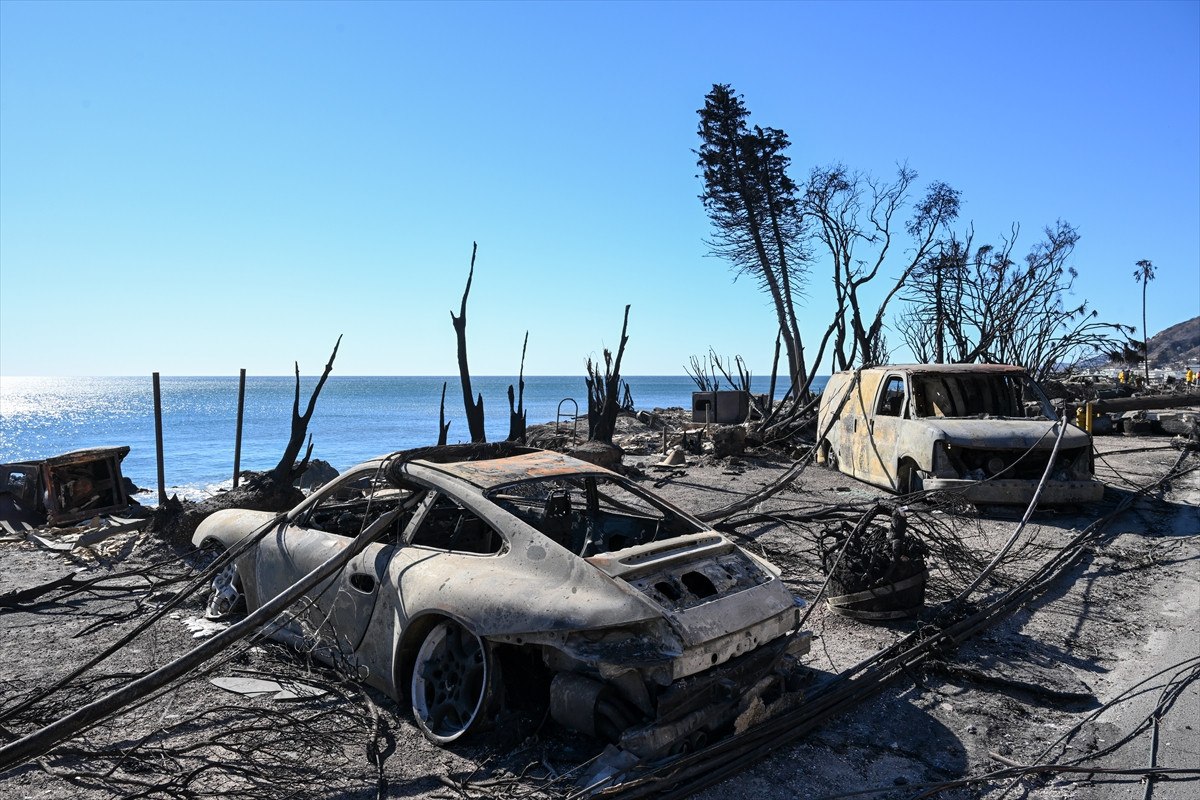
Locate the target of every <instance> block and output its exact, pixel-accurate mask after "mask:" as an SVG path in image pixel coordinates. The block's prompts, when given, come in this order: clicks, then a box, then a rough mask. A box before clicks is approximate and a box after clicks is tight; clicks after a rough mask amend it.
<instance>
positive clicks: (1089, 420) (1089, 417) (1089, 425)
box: [1087, 400, 1092, 436]
mask: <svg viewBox="0 0 1200 800" xmlns="http://www.w3.org/2000/svg"><path fill="white" fill-rule="evenodd" d="M1087 432H1088V436H1091V435H1092V401H1091V400H1089V401H1088V404H1087Z"/></svg>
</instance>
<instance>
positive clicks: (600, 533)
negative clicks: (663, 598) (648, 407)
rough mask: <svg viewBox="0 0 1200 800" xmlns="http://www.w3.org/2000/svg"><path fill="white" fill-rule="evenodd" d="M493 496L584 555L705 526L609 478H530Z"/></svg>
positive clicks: (517, 514) (551, 536)
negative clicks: (531, 479) (530, 479)
mask: <svg viewBox="0 0 1200 800" xmlns="http://www.w3.org/2000/svg"><path fill="white" fill-rule="evenodd" d="M489 498H490V499H491V500H492V501H494V502H495V503H496V504H497V505H499V506H500V507H501V508H503V509H504V510H506V511H508V512H509V513H510V514H512V515H514V516H516V517H518V518H519V519H521V520H522V521H524V522H525V523H527V524H528V525H530V526H531V527H533V528H535V529H537V530H538V531H539V532H541V533H542V534H543V535H544V536H546V537H548V538H549V539H551V540H553V541H554V542H556V543H557V544H559V545H561V546H563V547H565V548H566V549H567V550H570V551H571V552H572V553H577V554H579V555H581V556H583V557H585V558H586V557H589V556H593V555H596V554H597V553H608V552H612V551H614V550H624V549H625V548H627V547H634V546H636V545H640V544H647V543H649V542H654V541H658V540H662V539H672V538H675V537H676V536H683V535H686V534H689V533H699V532H701V531H703V530H704V528H703V527H701V526H699V525H697V524H696V523H694V522H692V521H690V520H688V519H686V518H685V517H682V516H680V515H679V514H678V513H676V512H674V511H672V510H671V509H669V508H667V507H664V506H661V505H659V504H657V503H655V502H652V500H651V499H650V498H649V497H647V496H646V495H643V494H641V493H640V492H637V491H636V490H635V489H634V488H633V487H631V486H629V485H627V484H625V483H623V482H621V481H618V480H616V479H612V478H607V477H604V476H599V477H598V476H580V477H572V478H554V479H541V480H533V481H525V482H522V483H518V484H512V485H508V486H504V487H501V488H499V489H496V490H494V491H493V492H491V493H490V495H489Z"/></svg>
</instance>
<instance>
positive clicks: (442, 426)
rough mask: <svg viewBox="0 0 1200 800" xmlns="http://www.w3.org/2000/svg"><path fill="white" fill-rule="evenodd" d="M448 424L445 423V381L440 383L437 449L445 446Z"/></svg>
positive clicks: (448, 431)
mask: <svg viewBox="0 0 1200 800" xmlns="http://www.w3.org/2000/svg"><path fill="white" fill-rule="evenodd" d="M449 433H450V423H449V422H446V381H442V403H441V405H440V406H438V442H437V443H438V447H442V446H444V445H445V444H446V437H447V436H448V435H449Z"/></svg>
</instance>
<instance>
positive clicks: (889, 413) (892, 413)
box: [857, 372, 910, 489]
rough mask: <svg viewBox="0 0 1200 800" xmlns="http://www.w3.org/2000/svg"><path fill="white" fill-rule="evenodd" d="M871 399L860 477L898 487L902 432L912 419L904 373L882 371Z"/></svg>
mask: <svg viewBox="0 0 1200 800" xmlns="http://www.w3.org/2000/svg"><path fill="white" fill-rule="evenodd" d="M881 377H882V379H881V380H880V381H879V384H878V386H877V388H876V391H875V394H874V395H873V396H872V397H871V399H870V405H869V406H868V407H867V408H868V414H867V421H866V426H865V430H864V431H863V434H862V435H861V436H860V437H859V442H860V445H861V450H860V451H859V453H858V454H857V455H858V459H857V461H858V464H859V465H860V467H861V469H862V474H861V475H859V476H858V477H859V478H861V479H862V480H865V481H867V482H868V483H873V484H875V485H876V486H882V487H885V488H888V489H895V488H896V459H897V455H898V449H899V448H898V442H899V440H900V433H901V430H902V429H903V427H904V425H905V424H906V422H905V420H906V419H907V418H908V413H909V412H908V399H909V394H910V393H909V391H908V386H907V383H906V381H905V377H904V374H903V373H899V372H888V373H882V375H881Z"/></svg>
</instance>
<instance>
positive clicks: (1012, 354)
mask: <svg viewBox="0 0 1200 800" xmlns="http://www.w3.org/2000/svg"><path fill="white" fill-rule="evenodd" d="M1019 232H1020V229H1019V228H1018V227H1017V226H1016V225H1014V226H1013V227H1012V232H1011V234H1010V235H1009V236H1007V237H1005V238H1003V239H1002V240H1001V241H1000V243H999V244H998V245H992V244H983V245H980V246H978V247H976V246H975V244H974V242H973V240H974V231H973V230H971V229H968V230H967V232H966V234H965V236H963V237H962V238H958V237H954V236H951V237H950V239H949V240H948V241H946V242H943V243H941V244H939V245H938V246H937V248H936V249H935V250H934V251H933V252H932V253H931V254H930V256H929V258H928V260H927V262H926V263H925V264H924V265H922V266H921V267H920V268H919V269H918V270H916V271H914V272H913V274H912V276H911V280H910V281H909V285H908V287H907V290H906V297H905V299H906V300H908V302H909V307H908V311H907V312H906V314H905V315H904V316H903V317H901V319H900V323H899V326H898V328H899V330H900V333H901V335H902V336H903V337H904V340H905V342H906V344H908V346H909V348H910V349H911V350H912V351H913V354H914V355H915V356H916V357H917V358H918V359H919V360H937V361H938V362H942V361H945V362H949V363H974V362H983V363H992V364H1019V365H1021V366H1023V367H1026V368H1028V369H1029V370H1030V373H1031V374H1033V376H1034V377H1035V378H1036V379H1038V380H1042V379H1044V378H1046V377H1048V376H1049V375H1050V374H1051V373H1056V372H1060V371H1061V370H1063V369H1069V368H1070V366H1071V365H1073V364H1074V363H1075V362H1077V361H1079V360H1080V359H1082V358H1087V357H1090V356H1092V355H1094V354H1096V353H1109V352H1112V351H1113V349H1114V348H1120V347H1121V346H1122V342H1123V340H1124V337H1125V336H1126V335H1127V334H1128V333H1130V332H1132V328H1128V327H1126V326H1123V325H1119V324H1110V323H1106V322H1103V321H1101V320H1100V319H1099V318H1098V314H1097V312H1096V311H1095V310H1094V309H1091V308H1089V307H1088V304H1087V301H1086V300H1084V301H1082V302H1080V303H1078V304H1077V303H1075V302H1074V301H1071V302H1067V300H1068V298H1071V297H1072V296H1074V295H1075V291H1076V287H1075V280H1076V278H1077V277H1078V273H1077V272H1076V270H1075V268H1074V267H1072V266H1070V264H1069V261H1070V258H1071V255H1072V253H1073V251H1074V248H1075V244H1076V242H1078V240H1079V234H1078V232H1077V231H1076V230H1075V228H1074V227H1073V226H1071V225H1070V224H1068V223H1066V222H1064V221H1062V220H1059V221H1058V222H1057V223H1056V224H1055V225H1054V226H1049V227H1047V228H1046V229H1045V231H1044V234H1045V235H1044V238H1043V239H1042V240H1041V241H1038V242H1035V243H1034V245H1033V246H1032V247H1031V248H1030V250H1029V252H1028V254H1027V255H1026V256H1025V257H1024V259H1023V261H1021V260H1018V258H1017V257H1015V256H1014V253H1013V250H1014V248H1015V245H1016V240H1017V236H1018V234H1019Z"/></svg>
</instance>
